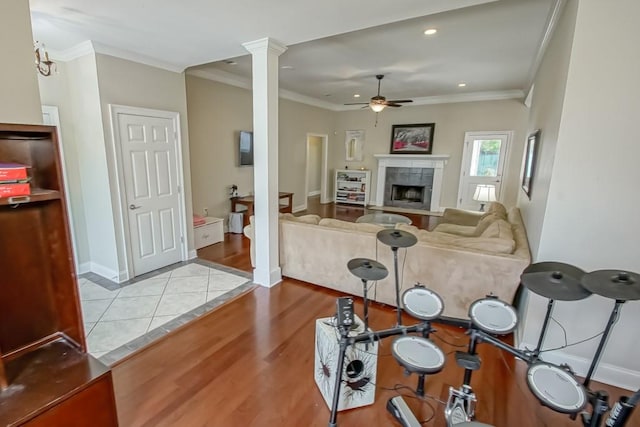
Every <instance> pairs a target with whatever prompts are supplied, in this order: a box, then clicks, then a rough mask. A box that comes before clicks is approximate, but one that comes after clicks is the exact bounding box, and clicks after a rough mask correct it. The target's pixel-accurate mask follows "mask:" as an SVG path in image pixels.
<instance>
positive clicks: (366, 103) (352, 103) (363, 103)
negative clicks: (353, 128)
mask: <svg viewBox="0 0 640 427" xmlns="http://www.w3.org/2000/svg"><path fill="white" fill-rule="evenodd" d="M344 105H369V103H368V102H350V103H348V104H344Z"/></svg>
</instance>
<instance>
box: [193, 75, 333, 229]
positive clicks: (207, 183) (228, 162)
mask: <svg viewBox="0 0 640 427" xmlns="http://www.w3.org/2000/svg"><path fill="white" fill-rule="evenodd" d="M186 83H187V102H188V109H189V135H190V138H191V159H192V160H191V179H192V182H193V209H194V212H196V213H200V214H202V213H203V210H204V209H205V208H206V209H208V211H209V215H212V216H218V217H222V218H226V217H227V216H228V213H229V209H230V205H229V188H230V187H231V185H232V184H236V185H237V186H238V192H239V194H240V195H247V194H252V193H253V168H252V167H247V166H243V167H240V166H238V159H237V156H238V154H237V151H238V132H239V131H241V130H252V128H253V117H252V96H251V91H249V90H247V89H241V88H238V87H234V86H229V85H225V84H222V83H218V82H214V81H211V80H207V79H202V78H199V77H195V76H189V75H187V77H186ZM279 111H280V123H279V142H278V144H279V159H278V161H279V166H280V167H279V174H278V175H279V176H278V180H279V187H280V190H281V191H290V192H293V193H295V194H294V200H293V205H294V207H300V206H301V205H303V204H304V202H305V196H304V192H305V182H304V177H305V173H306V172H305V171H306V160H305V159H306V142H307V133H317V134H332V133H333V120H334V114H335V113H332V112H330V111H327V110H323V109H320V108H316V107H310V106H307V105H303V104H299V103H297V102H293V101H288V100H284V99H280V105H279Z"/></svg>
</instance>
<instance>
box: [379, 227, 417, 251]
mask: <svg viewBox="0 0 640 427" xmlns="http://www.w3.org/2000/svg"><path fill="white" fill-rule="evenodd" d="M376 237H377V238H378V240H380V241H381V242H382V243H384V244H385V245H387V246H391V247H392V248H408V247H410V246H413V245H415V244H416V243H418V238H417V237H416V236H414V235H413V234H411V233H409V232H408V231H404V230H394V229H388V230H380V231H378V234H377V235H376Z"/></svg>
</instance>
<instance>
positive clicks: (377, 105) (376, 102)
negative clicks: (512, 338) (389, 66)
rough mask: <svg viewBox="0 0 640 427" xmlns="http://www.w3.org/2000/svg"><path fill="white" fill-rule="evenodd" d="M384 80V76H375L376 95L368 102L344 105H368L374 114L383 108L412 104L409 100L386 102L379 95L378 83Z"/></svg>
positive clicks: (385, 99)
mask: <svg viewBox="0 0 640 427" xmlns="http://www.w3.org/2000/svg"><path fill="white" fill-rule="evenodd" d="M383 78H384V74H377V75H376V79H378V94H377V95H376V96H374V97H372V98H371V100H370V101H369V102H352V103H349V104H344V105H368V106H369V108H371V109H372V110H373V111H375V112H376V113H379V112H380V111H382V110H384V108H385V107H402V105H400V104H404V103H407V102H413V100H411V99H394V100H392V101H387V98H385V97H384V96H381V95H380V82H381V81H382V79H383Z"/></svg>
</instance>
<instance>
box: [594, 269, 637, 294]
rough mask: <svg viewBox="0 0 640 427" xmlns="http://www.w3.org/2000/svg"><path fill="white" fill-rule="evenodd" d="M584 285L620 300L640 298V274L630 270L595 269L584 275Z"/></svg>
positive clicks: (596, 292)
mask: <svg viewBox="0 0 640 427" xmlns="http://www.w3.org/2000/svg"><path fill="white" fill-rule="evenodd" d="M582 286H584V287H585V288H586V289H587V290H589V291H591V292H592V293H594V294H597V295H600V296H603V297H605V298H611V299H615V300H620V301H632V300H639V299H640V276H639V275H638V274H637V273H632V272H630V271H623V270H597V271H593V272H591V273H587V274H585V275H584V276H583V277H582Z"/></svg>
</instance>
